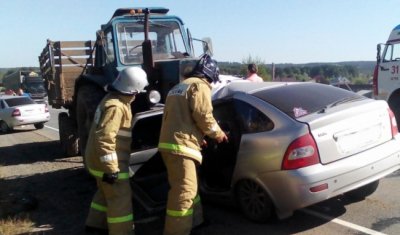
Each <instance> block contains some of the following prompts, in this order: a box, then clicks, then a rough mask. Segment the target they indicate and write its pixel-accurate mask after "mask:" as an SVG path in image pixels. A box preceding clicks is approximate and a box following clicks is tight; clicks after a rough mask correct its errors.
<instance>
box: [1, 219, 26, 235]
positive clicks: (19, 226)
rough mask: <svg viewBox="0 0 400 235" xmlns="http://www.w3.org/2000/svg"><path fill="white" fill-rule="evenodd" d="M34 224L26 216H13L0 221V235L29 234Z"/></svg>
mask: <svg viewBox="0 0 400 235" xmlns="http://www.w3.org/2000/svg"><path fill="white" fill-rule="evenodd" d="M33 226H34V223H33V222H32V221H31V220H30V219H29V217H28V216H15V217H9V218H7V219H1V220H0V234H1V235H15V234H29V231H32V229H34V227H33Z"/></svg>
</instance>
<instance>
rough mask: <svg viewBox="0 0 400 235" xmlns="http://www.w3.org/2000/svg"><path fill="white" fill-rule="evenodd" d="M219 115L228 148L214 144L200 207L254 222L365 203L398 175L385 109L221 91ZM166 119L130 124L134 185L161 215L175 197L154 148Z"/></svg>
mask: <svg viewBox="0 0 400 235" xmlns="http://www.w3.org/2000/svg"><path fill="white" fill-rule="evenodd" d="M213 106H214V115H215V117H216V119H217V120H218V122H219V124H220V126H221V127H222V128H223V129H224V130H225V132H226V133H227V134H228V136H229V143H222V144H216V143H214V142H213V141H212V140H210V139H207V141H208V147H207V148H205V149H203V164H202V165H201V166H200V167H199V181H200V184H199V185H200V192H201V196H202V199H207V200H214V201H219V202H226V201H231V202H233V204H235V205H238V206H239V207H240V209H241V210H242V212H243V213H244V215H245V216H246V217H247V218H249V219H251V220H253V221H257V222H264V221H267V220H269V219H271V218H274V217H275V216H277V217H278V218H280V219H283V218H287V217H289V216H291V215H292V214H293V212H294V211H295V210H297V209H300V208H304V207H307V206H309V205H312V204H315V203H318V202H321V201H324V200H326V199H329V198H332V197H335V196H337V195H340V194H347V195H349V196H352V197H357V198H358V199H362V198H365V197H367V196H368V195H370V194H372V193H373V192H374V191H375V190H376V189H377V187H378V184H379V180H380V179H381V178H383V177H385V176H387V175H389V174H391V173H393V172H394V171H396V170H398V169H399V168H400V136H399V134H398V127H397V124H396V119H395V117H394V115H393V113H392V111H391V110H390V109H389V107H388V105H387V103H386V102H384V101H377V100H373V99H369V98H366V97H364V96H361V95H358V94H356V93H354V92H350V91H347V90H344V89H341V88H337V87H333V86H329V85H323V84H318V83H274V82H264V83H250V82H249V83H248V82H231V83H227V84H224V85H222V86H220V87H216V88H215V89H214V92H213ZM161 116H162V107H161V108H159V109H155V110H153V111H149V112H146V113H139V114H137V115H136V116H135V118H134V121H133V143H132V148H133V153H132V155H131V160H130V164H131V165H130V170H131V172H130V173H131V185H132V187H133V188H134V190H136V191H135V192H137V193H136V195H135V196H136V197H137V198H136V199H137V200H138V201H140V203H141V204H142V205H144V208H146V209H147V210H148V211H150V212H151V211H156V210H157V209H161V210H162V208H163V206H165V200H166V192H167V190H168V184H167V183H165V182H166V173H165V167H164V166H163V163H162V160H161V158H160V155H159V153H158V152H157V149H156V148H155V147H156V146H157V142H158V135H159V129H160V125H161ZM146 122H147V123H152V125H148V124H147V125H146V124H144V123H146ZM143 126H146V129H144V128H143ZM149 126H151V128H148V127H149ZM228 199H229V200H228Z"/></svg>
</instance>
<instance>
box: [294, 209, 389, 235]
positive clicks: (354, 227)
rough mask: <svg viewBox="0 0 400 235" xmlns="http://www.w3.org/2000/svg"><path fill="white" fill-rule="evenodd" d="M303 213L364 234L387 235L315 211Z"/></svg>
mask: <svg viewBox="0 0 400 235" xmlns="http://www.w3.org/2000/svg"><path fill="white" fill-rule="evenodd" d="M301 211H303V212H305V213H306V214H309V215H312V216H315V217H319V218H321V219H324V220H327V221H330V222H333V223H336V224H339V225H342V226H344V227H348V228H351V229H354V230H357V231H360V232H363V233H365V234H370V235H386V234H385V233H381V232H378V231H375V230H372V229H369V228H365V227H363V226H360V225H357V224H353V223H350V222H347V221H344V220H341V219H337V218H333V217H330V216H327V215H324V214H321V213H319V212H316V211H313V210H308V209H301Z"/></svg>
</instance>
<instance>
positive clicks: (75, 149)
mask: <svg viewBox="0 0 400 235" xmlns="http://www.w3.org/2000/svg"><path fill="white" fill-rule="evenodd" d="M58 128H59V134H60V143H61V149H62V151H63V153H64V154H65V155H66V156H67V157H72V156H76V155H78V154H79V146H78V135H77V133H76V124H75V122H74V120H73V119H72V118H71V117H69V116H68V113H66V112H62V113H60V114H59V115H58Z"/></svg>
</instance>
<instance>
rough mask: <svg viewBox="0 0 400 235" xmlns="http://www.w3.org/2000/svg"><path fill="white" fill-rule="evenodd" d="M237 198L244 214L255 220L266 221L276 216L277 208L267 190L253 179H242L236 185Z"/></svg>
mask: <svg viewBox="0 0 400 235" xmlns="http://www.w3.org/2000/svg"><path fill="white" fill-rule="evenodd" d="M236 199H237V201H238V204H239V206H240V209H241V210H242V212H243V214H244V215H245V216H246V217H247V218H248V219H250V220H252V221H255V222H260V223H261V222H266V221H269V220H271V219H273V218H274V217H275V216H274V215H275V213H274V211H275V208H274V205H273V203H272V200H271V198H270V197H269V195H268V194H267V192H265V190H264V189H263V188H262V187H261V186H260V185H259V184H258V183H256V182H254V181H252V180H242V181H240V182H238V184H237V186H236Z"/></svg>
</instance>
